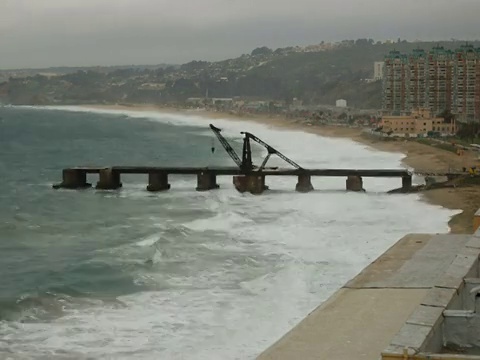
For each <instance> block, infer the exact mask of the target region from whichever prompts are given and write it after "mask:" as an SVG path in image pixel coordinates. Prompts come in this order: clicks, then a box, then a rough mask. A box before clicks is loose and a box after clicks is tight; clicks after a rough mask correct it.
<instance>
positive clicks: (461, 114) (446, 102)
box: [383, 45, 480, 121]
mask: <svg viewBox="0 0 480 360" xmlns="http://www.w3.org/2000/svg"><path fill="white" fill-rule="evenodd" d="M383 108H384V110H385V111H386V112H387V113H390V114H400V113H407V112H411V111H412V110H418V109H428V110H429V111H431V112H432V114H434V115H439V114H441V113H443V112H445V111H450V112H451V113H453V114H455V115H457V119H458V120H460V121H462V120H463V121H473V120H476V121H480V49H475V48H474V47H473V46H471V45H464V46H462V47H460V48H459V49H457V50H455V51H451V50H447V49H444V48H443V47H434V48H433V49H432V50H430V51H429V52H426V51H424V50H421V49H416V50H414V51H413V52H412V53H411V54H408V55H405V54H401V53H400V52H398V51H391V52H390V53H389V54H388V55H387V56H385V68H384V79H383Z"/></svg>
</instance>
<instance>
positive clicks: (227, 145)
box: [210, 124, 242, 168]
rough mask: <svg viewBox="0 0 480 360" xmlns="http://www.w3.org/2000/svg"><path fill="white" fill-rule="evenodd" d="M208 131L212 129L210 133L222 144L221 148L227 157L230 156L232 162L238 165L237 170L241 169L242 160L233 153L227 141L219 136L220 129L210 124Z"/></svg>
mask: <svg viewBox="0 0 480 360" xmlns="http://www.w3.org/2000/svg"><path fill="white" fill-rule="evenodd" d="M210 129H212V131H213V132H214V133H215V135H216V136H217V138H218V141H220V144H222V146H223V148H224V149H225V151H226V152H227V153H228V155H230V157H231V158H232V160H233V161H235V163H236V164H237V165H238V167H239V168H241V167H242V160H240V157H239V156H238V155H237V153H236V152H235V150H233V148H232V147H231V146H230V144H229V143H228V141H227V139H225V138H224V137H223V135H222V134H220V132H221V131H222V130H221V129H219V128H217V127H215V126H213V125H212V124H210Z"/></svg>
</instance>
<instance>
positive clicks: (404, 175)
mask: <svg viewBox="0 0 480 360" xmlns="http://www.w3.org/2000/svg"><path fill="white" fill-rule="evenodd" d="M87 174H98V175H99V181H98V182H97V185H96V188H97V189H103V190H114V189H118V188H120V187H122V183H121V181H120V177H121V175H122V174H145V175H148V186H147V190H148V191H164V190H168V189H170V184H169V183H168V176H169V175H196V176H197V190H198V191H207V190H212V189H216V188H218V185H217V182H216V177H217V176H228V175H229V176H233V183H234V185H235V188H236V189H237V190H238V191H240V192H250V193H252V194H260V193H262V192H263V191H264V190H265V189H267V188H268V187H267V186H266V185H265V177H266V176H296V177H298V183H297V185H296V188H295V189H296V191H298V192H309V191H311V190H313V186H312V184H311V177H312V176H317V177H346V178H347V181H346V188H347V190H350V191H364V189H363V180H362V178H363V177H380V178H401V179H402V189H405V190H408V189H409V188H410V187H411V186H412V174H411V173H410V172H409V171H407V170H405V169H304V168H295V169H288V168H271V167H270V168H263V169H261V170H257V169H255V168H254V169H252V170H249V171H245V170H243V169H241V168H239V167H159V166H113V167H100V166H79V167H72V168H67V169H64V170H63V181H62V183H60V184H56V185H53V187H54V188H55V189H58V188H64V189H82V188H87V187H90V186H91V184H89V183H87Z"/></svg>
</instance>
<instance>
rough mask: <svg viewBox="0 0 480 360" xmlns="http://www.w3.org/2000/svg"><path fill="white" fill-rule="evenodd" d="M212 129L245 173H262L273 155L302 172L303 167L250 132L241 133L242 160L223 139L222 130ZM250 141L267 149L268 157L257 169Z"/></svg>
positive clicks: (211, 126) (212, 127) (213, 127)
mask: <svg viewBox="0 0 480 360" xmlns="http://www.w3.org/2000/svg"><path fill="white" fill-rule="evenodd" d="M210 129H212V131H213V132H214V133H215V135H216V136H217V138H218V140H219V141H220V143H221V144H222V146H223V148H224V149H225V151H226V152H227V153H228V155H229V156H230V157H231V158H232V159H233V161H235V163H236V164H237V165H238V167H239V168H240V169H241V170H242V171H245V172H250V171H262V170H263V169H264V168H265V165H266V164H267V161H268V160H269V159H270V156H272V155H277V156H278V157H280V158H281V159H282V160H284V161H286V162H287V163H289V164H290V165H292V166H293V167H294V168H296V169H299V170H302V167H301V166H300V165H298V164H297V163H296V162H295V161H293V160H291V159H289V158H288V157H286V156H285V155H283V154H282V153H281V152H280V151H278V150H277V149H275V148H274V147H272V146H270V145H268V144H267V143H266V142H265V141H263V140H261V139H259V138H258V137H256V136H255V135H253V134H252V133H249V132H241V134H242V135H244V138H243V150H242V158H241V159H240V157H239V156H238V154H237V153H236V152H235V150H233V148H232V146H231V145H230V144H229V143H228V141H227V139H225V138H224V137H223V135H222V134H221V133H220V132H221V131H222V130H221V129H219V128H217V127H215V126H213V125H212V124H210ZM250 140H253V141H255V142H257V143H259V144H260V145H262V146H263V147H265V148H266V149H267V152H268V154H267V156H266V157H265V159H264V160H263V162H262V164H261V165H260V167H257V166H255V165H253V163H252V151H251V147H250Z"/></svg>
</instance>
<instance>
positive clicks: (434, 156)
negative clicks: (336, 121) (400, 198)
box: [79, 104, 480, 234]
mask: <svg viewBox="0 0 480 360" xmlns="http://www.w3.org/2000/svg"><path fill="white" fill-rule="evenodd" d="M79 107H81V108H86V109H97V110H126V111H152V112H160V113H168V114H184V115H194V116H199V117H204V118H208V119H230V120H236V121H251V122H255V123H259V124H262V125H267V126H273V127H277V128H285V129H291V130H300V131H304V132H308V133H313V134H317V135H320V136H325V137H331V138H343V139H348V140H351V141H354V142H357V143H360V144H363V145H365V146H368V147H370V148H373V149H375V150H378V151H384V152H395V153H402V154H403V155H404V157H403V158H402V160H401V162H402V163H403V164H404V165H406V166H408V167H412V168H414V169H416V170H429V171H439V172H441V171H445V170H448V168H457V169H458V168H462V167H470V166H472V165H475V164H476V163H477V161H478V160H477V158H476V156H475V155H476V154H474V153H472V152H465V154H464V155H463V156H458V155H456V154H454V153H452V152H449V151H447V150H443V149H439V148H435V147H432V146H429V145H425V144H420V143H418V142H415V141H406V140H403V141H383V140H381V139H375V138H373V137H368V136H366V135H365V134H364V133H363V130H362V129H361V128H351V127H342V126H334V125H321V126H315V125H307V124H304V123H301V122H300V120H296V119H286V118H284V117H282V116H269V115H257V114H248V115H245V116H239V115H235V114H231V113H226V112H215V111H208V110H203V109H202V110H190V109H180V108H171V107H170V108H169V107H160V106H155V105H141V104H139V105H128V106H127V105H98V104H97V105H79ZM419 195H420V198H421V200H422V201H426V202H428V203H429V204H432V205H437V206H442V207H444V208H447V209H450V210H461V212H460V213H458V214H456V215H454V216H452V217H451V218H450V220H449V222H448V225H449V227H450V233H452V234H472V233H473V228H472V219H473V216H474V214H475V212H476V211H477V210H478V208H479V207H480V187H459V188H442V189H435V190H429V191H426V192H423V193H419Z"/></svg>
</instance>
